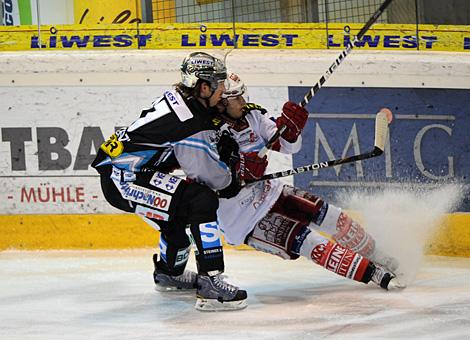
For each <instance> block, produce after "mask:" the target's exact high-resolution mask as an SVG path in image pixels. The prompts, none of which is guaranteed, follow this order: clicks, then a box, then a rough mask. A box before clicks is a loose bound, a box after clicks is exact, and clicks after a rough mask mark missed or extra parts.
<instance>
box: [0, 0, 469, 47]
mask: <svg viewBox="0 0 470 340" xmlns="http://www.w3.org/2000/svg"><path fill="white" fill-rule="evenodd" d="M172 3H174V2H173V1H168V2H166V1H165V2H162V1H160V0H159V1H156V2H155V1H154V3H153V6H154V8H153V9H154V10H155V9H158V10H157V11H156V12H154V17H155V20H156V21H165V23H162V22H160V23H144V24H139V25H137V24H130V23H126V24H105V23H102V24H89V25H77V24H74V25H43V26H41V29H40V32H41V35H40V36H38V28H37V26H32V25H30V26H0V51H19V50H30V51H37V50H39V49H41V50H58V49H61V50H83V49H89V50H109V49H121V50H122V49H137V48H138V49H188V48H189V49H198V50H200V49H213V48H222V49H225V48H234V46H235V45H236V47H237V48H243V49H326V48H330V49H337V50H343V49H344V48H345V46H346V45H347V44H348V42H349V41H350V40H351V39H352V36H353V35H354V34H355V33H357V32H358V31H359V29H360V28H361V27H362V25H361V24H341V23H331V24H329V25H328V28H327V27H326V24H324V23H304V24H299V23H237V24H235V27H234V25H232V23H207V24H201V23H168V20H170V21H171V20H173V19H172V18H176V16H174V11H175V9H174V8H173V7H172V6H173V5H172ZM159 6H160V7H159ZM163 16H164V17H163ZM234 32H236V34H234ZM327 35H329V36H330V37H329V38H328V37H327ZM415 36H416V26H415V25H409V24H406V25H405V24H400V25H397V24H376V25H374V26H373V27H372V28H371V29H370V30H369V31H368V32H367V34H366V35H365V36H364V38H363V40H362V42H361V43H360V44H358V46H357V47H356V48H357V49H361V50H388V51H397V50H403V51H416V50H417V47H418V44H419V50H420V51H453V52H470V25H467V26H451V25H419V39H417V38H416V37H415Z"/></svg>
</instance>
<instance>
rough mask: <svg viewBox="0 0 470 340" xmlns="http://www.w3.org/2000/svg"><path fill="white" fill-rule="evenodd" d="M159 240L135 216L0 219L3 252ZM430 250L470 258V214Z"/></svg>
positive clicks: (448, 224) (441, 232) (450, 223)
mask: <svg viewBox="0 0 470 340" xmlns="http://www.w3.org/2000/svg"><path fill="white" fill-rule="evenodd" d="M404 236H406V235H404ZM158 240H159V232H158V231H156V230H154V229H153V228H151V227H150V226H149V225H148V224H146V223H145V222H144V221H143V220H142V219H140V218H139V217H138V216H136V215H132V214H117V215H114V214H112V215H0V251H1V250H6V249H25V250H34V249H39V250H48V249H124V248H144V247H156V246H157V244H158ZM224 246H225V247H229V248H236V249H239V250H248V249H252V248H250V247H248V246H246V245H242V246H237V247H233V246H229V245H227V244H226V243H225V242H224ZM426 250H427V251H426V252H427V253H428V254H430V255H441V256H470V214H469V213H455V214H450V215H446V216H445V217H444V219H443V222H442V224H441V226H440V227H439V229H438V230H437V232H436V234H435V236H434V237H433V238H432V239H431V240H429V242H428V245H427V247H426Z"/></svg>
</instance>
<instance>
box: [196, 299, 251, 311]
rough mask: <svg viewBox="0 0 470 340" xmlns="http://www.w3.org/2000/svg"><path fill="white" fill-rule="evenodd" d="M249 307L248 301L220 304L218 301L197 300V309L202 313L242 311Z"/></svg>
mask: <svg viewBox="0 0 470 340" xmlns="http://www.w3.org/2000/svg"><path fill="white" fill-rule="evenodd" d="M247 306H248V304H247V302H246V299H245V300H239V301H225V302H219V301H218V300H216V299H203V298H199V297H198V298H197V300H196V305H195V306H194V308H196V309H197V310H199V311H202V312H220V311H231V310H240V309H244V308H246V307H247Z"/></svg>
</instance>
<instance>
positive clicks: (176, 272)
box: [144, 218, 197, 291]
mask: <svg viewBox="0 0 470 340" xmlns="http://www.w3.org/2000/svg"><path fill="white" fill-rule="evenodd" d="M144 219H146V220H147V222H148V223H149V224H151V225H152V224H153V223H155V221H152V220H149V219H147V218H144ZM158 228H159V230H160V231H161V234H160V241H159V253H160V256H158V255H157V254H154V255H153V263H154V266H155V270H154V272H153V278H154V281H155V285H156V286H155V288H156V289H157V290H159V291H172V290H188V289H196V288H197V285H196V282H197V274H196V273H195V272H193V271H191V270H187V269H185V267H186V264H187V262H188V259H189V254H190V251H191V242H190V240H189V237H188V235H187V234H186V232H185V226H184V225H183V226H177V225H176V223H172V224H169V223H168V222H161V221H159V222H158Z"/></svg>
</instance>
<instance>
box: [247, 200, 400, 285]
mask: <svg viewBox="0 0 470 340" xmlns="http://www.w3.org/2000/svg"><path fill="white" fill-rule="evenodd" d="M277 207H278V206H276V205H275V206H274V207H273V209H271V211H270V213H269V214H267V215H266V216H265V217H264V218H263V219H262V220H261V221H259V222H258V223H257V224H256V225H255V227H254V229H253V231H252V232H251V233H250V235H249V236H248V237H247V239H246V242H245V243H246V244H248V245H249V246H251V247H253V248H255V249H257V250H261V251H263V252H266V253H270V254H273V255H277V256H279V257H281V258H283V259H296V258H298V257H299V255H301V256H304V257H306V258H308V259H310V260H312V261H313V262H314V263H316V264H319V265H321V266H322V267H324V268H326V269H328V270H330V271H332V272H334V273H336V274H338V275H340V276H343V277H346V278H349V279H352V280H355V281H359V282H364V283H368V282H370V281H373V282H375V283H377V284H378V285H379V286H381V287H382V288H385V289H387V287H388V283H389V281H390V280H391V279H392V278H393V275H392V274H391V273H389V272H387V271H386V270H384V269H383V268H381V267H380V266H376V265H375V264H374V263H372V262H371V261H369V260H368V259H367V258H365V257H363V256H361V255H360V254H357V253H356V252H354V251H353V250H351V249H347V248H345V247H342V246H341V245H339V244H337V243H335V242H334V241H330V240H328V239H327V238H325V237H323V236H322V235H320V234H319V233H317V232H316V231H314V230H311V229H310V228H308V227H307V224H306V223H305V222H299V221H297V220H295V219H293V218H291V217H289V216H285V215H283V213H282V211H279V210H277ZM280 210H282V209H280Z"/></svg>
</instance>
